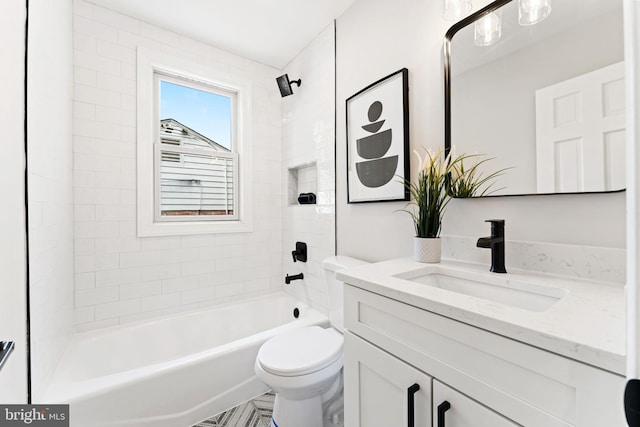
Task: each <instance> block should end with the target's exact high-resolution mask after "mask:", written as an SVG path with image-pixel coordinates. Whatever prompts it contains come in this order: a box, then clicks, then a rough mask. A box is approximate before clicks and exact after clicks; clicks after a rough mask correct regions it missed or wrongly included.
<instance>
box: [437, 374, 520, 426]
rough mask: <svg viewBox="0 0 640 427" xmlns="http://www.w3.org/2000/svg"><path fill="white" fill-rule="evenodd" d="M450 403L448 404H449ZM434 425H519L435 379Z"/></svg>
mask: <svg viewBox="0 0 640 427" xmlns="http://www.w3.org/2000/svg"><path fill="white" fill-rule="evenodd" d="M447 403H448V404H447ZM433 425H434V427H469V426H473V427H517V426H518V425H519V424H516V423H514V422H512V421H510V420H508V419H506V418H504V417H503V416H502V415H499V414H497V413H496V412H493V411H492V410H490V409H488V408H487V407H485V406H482V405H481V404H479V403H478V402H476V401H475V400H471V399H470V398H468V397H467V396H465V395H464V394H462V393H459V392H457V391H455V390H454V389H452V388H450V387H448V386H446V385H444V384H442V383H441V382H440V381H438V380H433Z"/></svg>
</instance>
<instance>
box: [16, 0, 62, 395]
mask: <svg viewBox="0 0 640 427" xmlns="http://www.w3.org/2000/svg"><path fill="white" fill-rule="evenodd" d="M71 10H72V3H71V0H63V1H59V2H50V1H48V0H34V1H31V2H30V4H29V22H30V25H29V52H28V64H29V66H28V83H29V87H28V96H27V105H28V112H27V118H28V123H27V126H28V129H27V135H28V142H27V159H28V163H27V168H28V177H27V179H28V181H27V190H28V191H27V194H28V203H29V216H28V230H29V287H30V303H31V306H30V312H31V325H30V332H31V337H30V339H31V367H32V373H31V377H32V396H33V401H34V402H38V401H39V399H40V398H41V396H42V395H43V393H44V390H45V389H46V387H47V385H48V383H49V381H50V378H51V376H52V374H53V371H54V370H55V367H56V366H57V364H58V361H59V360H60V357H61V356H62V354H63V352H64V350H65V348H66V346H67V343H68V342H69V340H70V339H71V335H72V332H73V192H72V182H73V176H72V174H73V166H72V157H73V156H72V146H73V139H72V120H71V116H72V94H73V81H72V78H71V74H72V58H73V52H72V49H71V38H72V34H71V25H72V24H71ZM52 40H55V43H52V42H51V41H52ZM16 125H19V126H22V124H16ZM14 143H15V141H14ZM9 161H19V159H10V160H9Z"/></svg>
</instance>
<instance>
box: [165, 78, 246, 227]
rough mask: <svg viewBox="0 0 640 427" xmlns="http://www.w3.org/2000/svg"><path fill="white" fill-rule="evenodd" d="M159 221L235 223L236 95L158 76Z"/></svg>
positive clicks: (206, 86) (183, 80) (214, 88)
mask: <svg viewBox="0 0 640 427" xmlns="http://www.w3.org/2000/svg"><path fill="white" fill-rule="evenodd" d="M155 80H156V84H155V87H156V90H158V96H157V100H158V102H157V105H156V108H157V113H158V116H159V120H158V122H157V123H158V138H157V139H158V142H157V144H156V155H155V159H156V161H155V164H154V176H155V199H156V206H157V207H156V209H155V219H156V221H167V220H169V221H189V220H233V219H237V218H238V208H237V206H236V202H237V197H236V195H235V193H236V190H237V185H235V184H236V182H237V176H236V171H237V169H238V167H237V163H238V156H237V154H236V153H235V152H234V149H235V147H234V144H233V136H234V134H235V132H234V117H235V113H234V108H235V93H233V92H229V91H226V90H224V89H221V88H217V87H214V86H210V85H205V84H202V83H196V82H193V81H188V80H185V79H180V78H176V77H173V76H168V75H165V74H160V73H155Z"/></svg>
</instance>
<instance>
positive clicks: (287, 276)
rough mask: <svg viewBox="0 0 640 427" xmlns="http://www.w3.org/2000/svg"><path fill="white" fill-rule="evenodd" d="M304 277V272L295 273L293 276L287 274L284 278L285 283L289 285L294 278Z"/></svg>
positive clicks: (300, 278)
mask: <svg viewBox="0 0 640 427" xmlns="http://www.w3.org/2000/svg"><path fill="white" fill-rule="evenodd" d="M302 279H304V275H303V274H302V273H300V274H294V275H293V276H289V275H288V274H287V275H286V277H285V278H284V283H286V284H287V285H288V284H289V283H291V282H292V281H294V280H302Z"/></svg>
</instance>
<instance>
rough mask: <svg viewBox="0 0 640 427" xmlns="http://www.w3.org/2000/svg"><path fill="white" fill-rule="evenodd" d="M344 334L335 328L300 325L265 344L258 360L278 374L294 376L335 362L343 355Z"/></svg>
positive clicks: (271, 371)
mask: <svg viewBox="0 0 640 427" xmlns="http://www.w3.org/2000/svg"><path fill="white" fill-rule="evenodd" d="M342 343H343V338H342V335H341V334H340V333H339V332H337V331H336V330H335V329H333V328H328V329H323V328H321V327H319V326H308V327H303V328H299V329H296V330H293V331H290V332H287V333H284V334H280V335H277V336H275V337H273V338H271V339H270V340H268V341H267V342H266V343H264V344H263V345H262V347H261V348H260V350H259V351H258V358H257V362H258V363H260V366H261V367H262V368H263V369H264V370H265V371H267V372H270V373H272V374H274V375H280V376H285V377H293V376H299V375H306V374H310V373H313V372H316V371H319V370H322V369H323V368H325V367H327V366H329V365H331V364H332V363H333V362H335V361H336V360H337V359H339V358H340V357H341V356H342Z"/></svg>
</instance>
